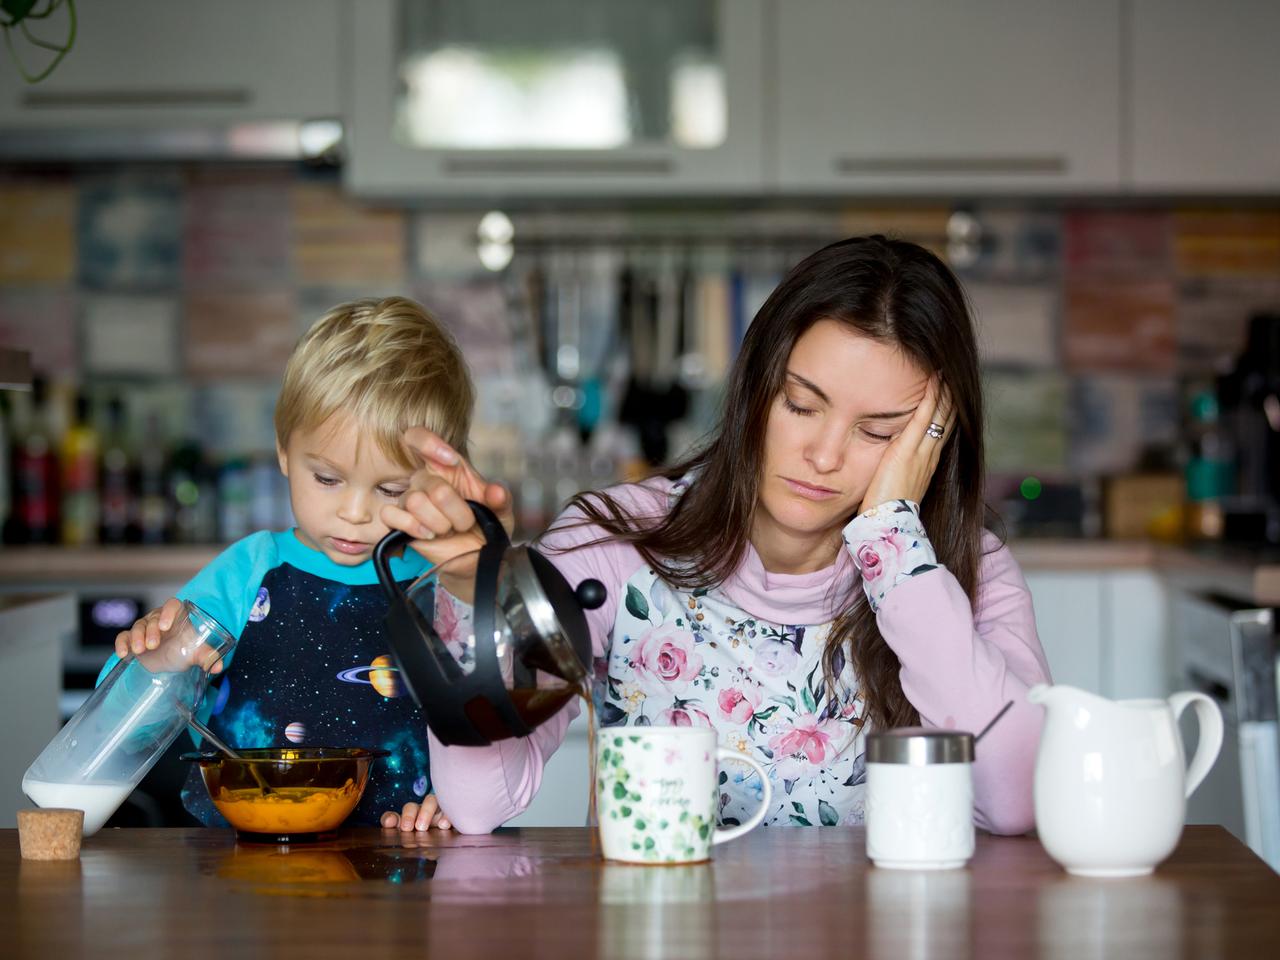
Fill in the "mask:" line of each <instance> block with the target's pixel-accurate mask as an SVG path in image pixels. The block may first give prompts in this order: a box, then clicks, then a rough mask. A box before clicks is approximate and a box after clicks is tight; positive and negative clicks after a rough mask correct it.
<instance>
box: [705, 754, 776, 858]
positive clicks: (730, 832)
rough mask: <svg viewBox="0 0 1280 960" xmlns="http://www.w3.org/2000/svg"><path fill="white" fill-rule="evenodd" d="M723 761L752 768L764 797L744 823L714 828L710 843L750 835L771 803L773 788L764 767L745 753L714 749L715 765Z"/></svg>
mask: <svg viewBox="0 0 1280 960" xmlns="http://www.w3.org/2000/svg"><path fill="white" fill-rule="evenodd" d="M725 760H736V761H738V762H739V763H745V764H747V766H749V767H752V768H753V769H754V770H755V772H756V773H758V774H760V782H761V783H763V784H764V796H763V797H762V798H761V799H760V809H759V810H757V811H756V812H755V813H753V814H752V815H751V818H750V819H749V820H747V822H746V823H741V824H739V825H738V826H736V827H716V832H715V833H714V834H713V835H712V837H711V843H712V844H713V845H714V844H717V843H724V842H725V841H726V840H736V839H737V838H738V837H740V836H742V835H743V834H744V833H750V832H751V831H752V830H754V829H755V828H756V827H758V826H760V821H761V820H763V819H764V815H765V814H766V813H768V812H769V804H771V803H772V802H773V787H772V786H770V784H769V774H768V773H767V772H766V771H765V769H764V767H762V766H760V764H758V763H756V762H755V761H754V760H753V759H751V758H750V757H749V756H747V755H746V754H745V753H740V752H739V751H737V750H730V749H728V748H726V747H719V748H717V749H716V764H717V766H719V764H720V763H721V762H723V761H725Z"/></svg>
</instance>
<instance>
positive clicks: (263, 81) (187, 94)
mask: <svg viewBox="0 0 1280 960" xmlns="http://www.w3.org/2000/svg"><path fill="white" fill-rule="evenodd" d="M343 7H344V4H343V2H342V0H270V2H269V3H262V2H259V0H219V2H217V3H202V2H198V0H112V2H110V3H78V4H76V15H77V18H78V27H77V34H76V40H75V45H74V47H73V48H72V50H71V52H70V53H68V54H67V56H66V57H65V58H64V59H63V61H62V63H60V64H59V65H58V66H57V68H56V69H55V70H54V71H53V73H52V74H50V76H49V77H48V78H47V79H45V80H42V81H40V82H39V83H38V84H32V85H28V84H27V83H26V82H24V81H23V79H22V78H21V76H20V75H19V74H18V71H17V69H16V68H15V67H14V65H13V64H12V63H9V62H8V56H9V54H8V51H7V50H6V51H5V53H4V55H3V57H0V129H9V130H14V129H32V128H34V129H50V128H65V129H76V130H83V129H85V128H90V129H91V128H113V127H114V128H133V127H140V128H142V127H147V128H155V127H171V128H179V127H187V128H190V127H195V126H200V125H206V124H236V123H249V122H256V121H302V120H310V119H322V118H337V117H339V116H340V115H341V112H342V110H341V82H340V73H339V69H338V65H339V64H340V63H341V62H342V43H341V40H340V35H339V23H340V16H339V15H340V13H341V11H342V9H343ZM60 15H61V11H59V14H57V15H55V16H54V17H51V18H50V19H49V20H48V21H41V22H39V23H37V24H36V25H34V26H33V31H34V32H38V33H41V34H42V35H45V36H51V37H52V36H57V35H58V34H59V31H60V30H61V29H62V26H61V23H60V20H59V16H60ZM14 45H15V46H16V47H17V48H18V50H19V53H20V54H24V55H25V60H24V62H29V63H31V64H33V65H34V64H35V63H42V62H45V61H42V60H37V59H36V58H35V54H37V53H40V51H37V50H35V48H33V47H30V46H29V45H27V44H26V43H25V41H24V40H22V39H21V38H20V37H18V36H16V31H15V37H14Z"/></svg>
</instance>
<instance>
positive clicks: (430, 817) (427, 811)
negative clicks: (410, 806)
mask: <svg viewBox="0 0 1280 960" xmlns="http://www.w3.org/2000/svg"><path fill="white" fill-rule="evenodd" d="M439 814H440V804H439V803H437V802H436V798H435V794H428V795H427V796H425V797H423V798H422V804H421V806H419V808H418V819H417V821H416V822H415V823H414V827H415V829H418V830H430V829H431V823H432V821H434V820H435V819H436V817H438V816H439Z"/></svg>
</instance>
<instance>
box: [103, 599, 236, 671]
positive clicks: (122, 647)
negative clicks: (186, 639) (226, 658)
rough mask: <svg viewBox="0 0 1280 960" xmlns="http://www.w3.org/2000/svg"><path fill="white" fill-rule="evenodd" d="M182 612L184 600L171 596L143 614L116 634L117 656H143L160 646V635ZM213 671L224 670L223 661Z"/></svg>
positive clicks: (215, 664) (171, 625) (214, 666)
mask: <svg viewBox="0 0 1280 960" xmlns="http://www.w3.org/2000/svg"><path fill="white" fill-rule="evenodd" d="M181 613H182V601H181V600H179V599H178V598H177V597H170V598H169V599H168V600H166V601H165V602H164V605H163V606H161V607H157V608H156V609H155V610H152V611H150V612H148V613H145V614H143V615H142V616H141V617H139V618H138V620H137V621H135V622H134V624H133V626H132V627H131V628H129V629H128V630H121V631H120V632H119V633H118V634H116V656H117V657H119V658H120V659H121V660H123V659H124V658H125V657H127V656H128V655H129V654H131V653H132V654H133V655H134V656H141V655H142V654H144V653H146V652H147V651H148V650H154V649H156V648H157V647H158V646H160V637H161V636H162V635H163V634H164V633H166V632H167V631H168V630H169V629H171V628H172V627H173V623H174V621H175V620H177V619H178V616H179V615H180V614H181ZM210 672H211V673H221V672H222V661H221V660H218V661H217V662H216V663H214V665H213V666H212V668H211V669H210Z"/></svg>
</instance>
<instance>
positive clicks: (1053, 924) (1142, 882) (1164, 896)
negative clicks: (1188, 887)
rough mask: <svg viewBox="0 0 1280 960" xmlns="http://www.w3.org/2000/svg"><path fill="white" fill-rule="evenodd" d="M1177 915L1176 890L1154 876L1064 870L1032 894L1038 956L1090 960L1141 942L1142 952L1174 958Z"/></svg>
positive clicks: (1179, 944)
mask: <svg viewBox="0 0 1280 960" xmlns="http://www.w3.org/2000/svg"><path fill="white" fill-rule="evenodd" d="M1182 914H1183V903H1182V893H1181V891H1180V890H1179V889H1178V886H1177V885H1176V884H1175V883H1173V882H1171V881H1169V880H1165V879H1162V878H1161V877H1160V876H1159V875H1155V876H1147V877H1133V878H1129V879H1115V880H1099V879H1089V878H1087V877H1075V876H1070V875H1066V874H1064V875H1062V876H1061V877H1059V878H1057V879H1055V880H1052V881H1050V882H1048V883H1046V884H1045V885H1044V886H1042V887H1041V888H1040V891H1039V896H1038V897H1037V901H1036V917H1037V922H1038V925H1039V941H1040V944H1041V951H1040V956H1041V957H1045V958H1048V960H1059V958H1060V960H1093V958H1101V957H1113V956H1117V955H1118V954H1124V949H1123V944H1126V943H1128V944H1130V945H1131V946H1133V947H1135V948H1136V947H1138V946H1141V953H1142V955H1143V956H1149V957H1161V958H1174V957H1178V956H1180V955H1182V954H1183V952H1184V944H1183V940H1182V938H1183V930H1184V924H1183V916H1182ZM1118 947H1120V949H1119V950H1117V948H1118Z"/></svg>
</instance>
